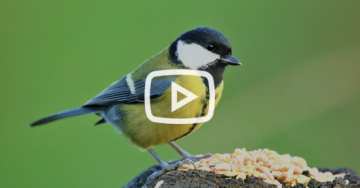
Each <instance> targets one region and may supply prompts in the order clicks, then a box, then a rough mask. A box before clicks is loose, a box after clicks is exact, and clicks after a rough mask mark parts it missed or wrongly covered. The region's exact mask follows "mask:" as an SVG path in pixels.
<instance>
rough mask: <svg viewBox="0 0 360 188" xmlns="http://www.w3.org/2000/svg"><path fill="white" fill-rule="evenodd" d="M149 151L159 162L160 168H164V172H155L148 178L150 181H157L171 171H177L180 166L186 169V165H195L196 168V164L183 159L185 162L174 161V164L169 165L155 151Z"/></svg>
mask: <svg viewBox="0 0 360 188" xmlns="http://www.w3.org/2000/svg"><path fill="white" fill-rule="evenodd" d="M148 151H149V152H150V153H151V155H152V156H154V158H155V159H156V160H157V161H158V162H159V164H160V167H161V168H162V170H160V171H158V172H154V173H153V174H151V175H150V176H149V177H148V180H149V179H155V178H157V177H159V176H161V175H162V174H164V173H165V172H168V171H171V170H175V169H176V168H177V167H178V166H182V167H184V163H189V164H192V165H194V168H196V166H195V164H194V162H193V161H191V160H190V159H183V160H179V161H174V163H173V164H168V163H166V162H164V161H163V160H162V159H161V158H160V157H159V156H158V155H157V154H156V153H155V151H154V150H153V149H148Z"/></svg>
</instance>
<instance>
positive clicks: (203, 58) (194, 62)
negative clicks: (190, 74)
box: [177, 40, 220, 69]
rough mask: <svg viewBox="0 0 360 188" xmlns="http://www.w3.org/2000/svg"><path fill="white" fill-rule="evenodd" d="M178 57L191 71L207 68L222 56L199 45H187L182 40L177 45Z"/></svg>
mask: <svg viewBox="0 0 360 188" xmlns="http://www.w3.org/2000/svg"><path fill="white" fill-rule="evenodd" d="M177 56H178V59H179V60H180V61H181V62H182V63H183V64H184V65H185V66H186V67H189V68H191V69H197V68H199V67H202V66H206V65H207V64H209V63H212V62H214V61H216V60H217V59H220V55H218V54H215V53H212V52H210V51H208V50H206V49H205V48H203V47H202V46H200V45H198V44H195V43H191V44H187V43H185V42H184V41H181V40H179V41H178V43H177Z"/></svg>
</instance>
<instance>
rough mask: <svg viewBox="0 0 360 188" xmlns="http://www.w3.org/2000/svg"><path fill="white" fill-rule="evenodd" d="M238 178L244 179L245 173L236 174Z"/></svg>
mask: <svg viewBox="0 0 360 188" xmlns="http://www.w3.org/2000/svg"><path fill="white" fill-rule="evenodd" d="M239 178H241V179H243V180H244V179H245V178H246V174H245V173H244V172H240V173H239V174H238V175H237V176H236V179H239Z"/></svg>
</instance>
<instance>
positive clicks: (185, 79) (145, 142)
mask: <svg viewBox="0 0 360 188" xmlns="http://www.w3.org/2000/svg"><path fill="white" fill-rule="evenodd" d="M174 82H175V83H177V84H178V85H180V86H182V87H184V88H185V89H187V90H189V91H191V92H192V93H194V94H195V95H197V96H198V97H197V98H196V99H194V100H193V101H191V102H189V103H188V104H186V105H184V106H183V107H181V108H179V109H177V110H175V111H174V112H171V89H168V90H167V91H166V92H165V93H164V94H163V95H162V96H161V97H159V98H157V99H154V100H152V101H151V112H152V114H153V115H154V116H156V117H164V118H195V117H199V116H201V115H202V116H204V115H206V114H207V112H208V110H209V109H208V101H207V100H206V91H207V87H206V86H205V85H204V83H203V81H202V79H201V78H200V77H198V76H188V75H182V76H180V77H178V78H177V79H176V80H175V81H174ZM222 90H223V83H221V84H220V85H219V86H218V87H217V88H216V90H215V96H216V99H215V106H216V105H217V104H218V102H219V100H220V98H221V93H222ZM184 97H185V96H180V97H178V100H179V101H180V100H182V99H183V98H184ZM120 110H122V111H125V112H127V113H126V115H125V116H124V117H122V119H121V122H120V124H121V125H120V126H121V129H122V132H123V134H124V135H125V136H127V137H128V138H130V140H131V141H132V142H133V143H134V144H135V145H137V146H139V147H141V148H144V149H149V148H151V147H152V146H153V145H159V144H164V143H168V142H171V141H174V140H176V139H180V138H183V137H185V136H187V135H189V134H190V133H192V132H194V131H195V130H197V129H198V128H200V126H201V125H202V123H199V124H162V123H155V122H152V121H150V120H149V119H148V118H147V117H146V114H145V107H144V104H142V103H141V104H131V105H123V106H122V108H121V109H120Z"/></svg>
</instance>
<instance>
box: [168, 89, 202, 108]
mask: <svg viewBox="0 0 360 188" xmlns="http://www.w3.org/2000/svg"><path fill="white" fill-rule="evenodd" d="M177 92H180V93H182V94H184V95H185V96H186V98H185V99H183V100H181V101H179V102H178V101H177V97H178V96H177ZM196 98H198V96H197V95H195V94H194V93H192V92H190V91H189V90H187V89H185V88H183V87H181V86H179V85H178V84H176V83H174V82H171V112H173V111H175V110H177V109H179V108H181V107H182V106H184V105H185V104H187V103H189V102H191V101H193V100H194V99H196Z"/></svg>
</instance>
